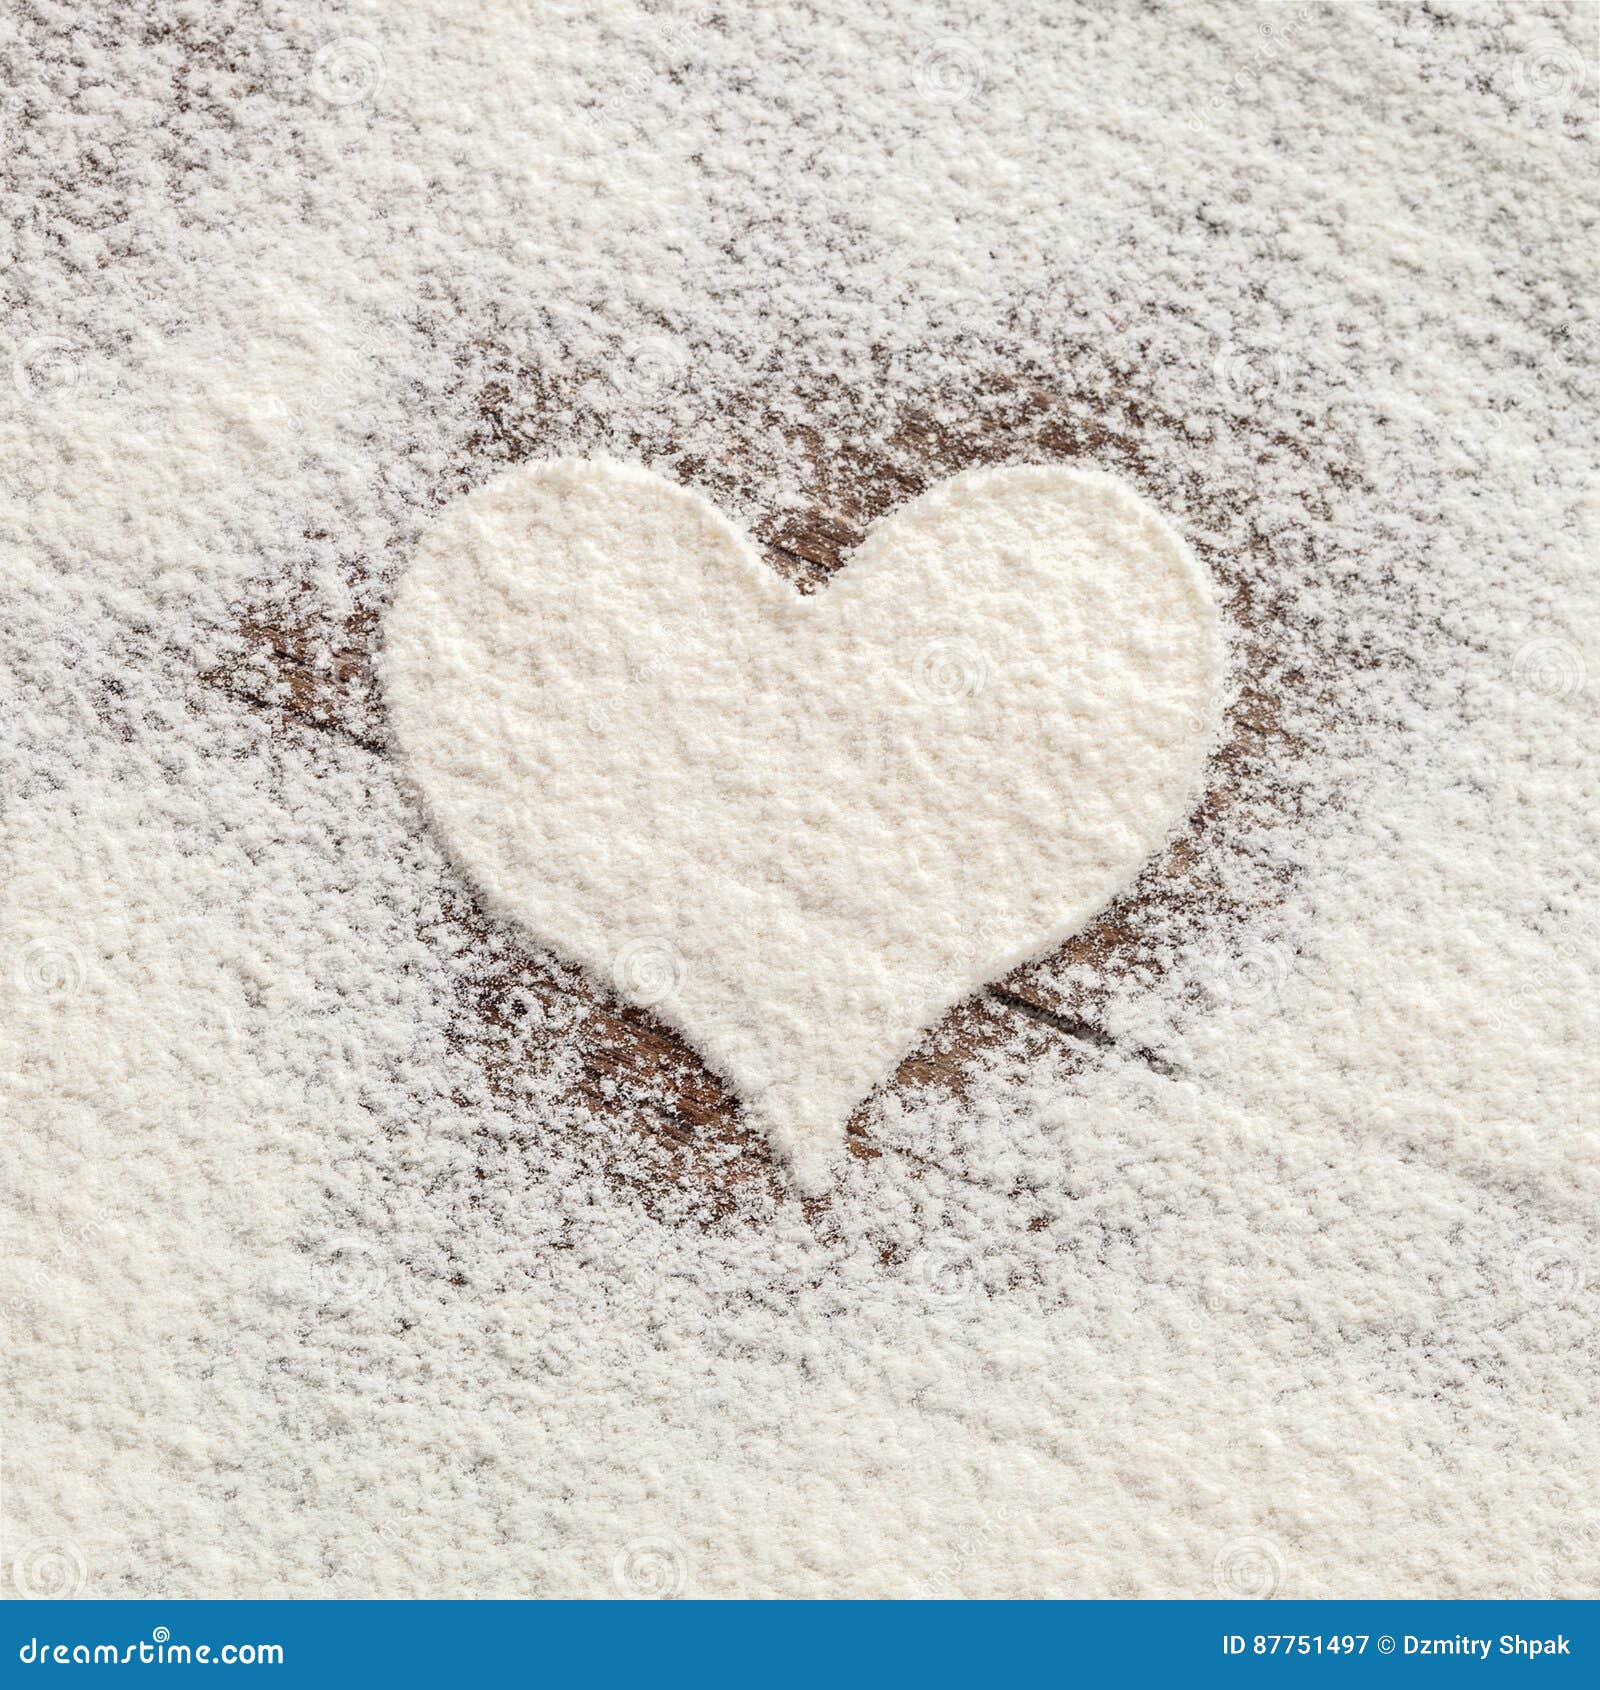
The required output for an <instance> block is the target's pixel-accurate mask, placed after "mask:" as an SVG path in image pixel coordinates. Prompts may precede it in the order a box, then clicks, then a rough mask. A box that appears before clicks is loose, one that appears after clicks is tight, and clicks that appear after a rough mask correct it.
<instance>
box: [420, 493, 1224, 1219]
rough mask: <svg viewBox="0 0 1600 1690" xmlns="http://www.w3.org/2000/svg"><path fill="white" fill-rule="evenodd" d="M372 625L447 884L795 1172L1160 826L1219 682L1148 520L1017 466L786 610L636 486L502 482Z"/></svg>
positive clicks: (902, 528)
mask: <svg viewBox="0 0 1600 1690" xmlns="http://www.w3.org/2000/svg"><path fill="white" fill-rule="evenodd" d="M386 638H387V650H386V664H387V671H388V677H389V682H388V691H389V695H390V698H391V701H392V708H393V712H394V719H395V723H396V727H397V730H398V732H399V735H400V738H401V741H402V743H403V745H404V746H405V748H406V750H407V752H408V754H409V759H410V763H409V767H410V770H411V773H412V774H413V776H414V777H415V779H416V780H417V782H418V784H419V785H420V787H421V789H422V792H423V795H424V797H425V798H426V800H427V801H428V804H429V807H430V809H431V810H432V811H433V812H434V813H435V814H436V815H437V816H438V818H439V821H440V823H441V825H442V826H443V828H444V832H445V836H446V838H447V839H448V840H449V842H450V844H451V846H452V848H453V850H454V851H455V853H456V854H457V856H458V857H459V859H460V860H461V862H462V864H463V866H464V867H465V869H466V870H467V872H468V873H470V874H473V875H474V876H475V877H477V878H478V879H479V880H481V882H482V883H483V885H484V886H485V887H486V888H487V890H488V892H489V894H490V896H491V897H492V899H493V901H494V904H495V906H496V907H497V908H498V909H499V910H500V911H501V912H502V913H504V914H505V915H506V916H508V917H509V918H510V919H512V920H515V921H519V922H521V923H522V924H523V925H524V926H525V927H526V928H527V929H528V930H529V931H530V933H531V934H532V935H533V937H534V939H535V940H536V941H538V942H540V943H541V944H544V945H548V946H550V947H552V948H554V949H555V950H557V951H559V952H560V953H562V954H564V955H566V956H569V957H573V958H576V959H578V960H579V961H581V962H582V963H583V964H584V965H585V966H587V967H588V968H589V970H590V972H591V975H592V976H593V977H594V978H595V979H597V980H599V981H601V982H604V983H607V984H610V985H614V986H615V988H616V990H617V991H618V992H619V993H620V994H621V995H622V996H623V997H624V998H627V999H629V1000H630V1001H632V1002H634V1003H637V1004H640V1005H642V1006H643V1007H646V1008H648V1009H651V1010H652V1011H654V1012H655V1013H656V1014H657V1015H659V1016H661V1017H662V1018H663V1019H665V1020H668V1021H670V1022H671V1023H672V1024H674V1025H675V1026H677V1027H680V1028H681V1029H682V1030H683V1031H684V1032H685V1033H687V1034H688V1036H689V1037H690V1038H691V1039H692V1040H693V1042H694V1043H695V1045H696V1047H697V1048H698V1049H699V1050H700V1051H702V1052H703V1053H704V1054H705V1055H706V1056H707V1057H708V1058H709V1059H710V1061H711V1062H712V1064H713V1066H714V1067H715V1068H717V1070H718V1071H719V1072H721V1073H722V1074H724V1075H725V1076H727V1077H728V1078H729V1079H731V1080H732V1081H733V1082H734V1083H735V1085H736V1087H737V1090H738V1092H739V1095H740V1096H742V1097H743V1098H745V1099H746V1100H747V1101H748V1102H749V1103H750V1105H751V1106H752V1113H753V1114H754V1115H755V1116H756V1118H757V1119H758V1120H760V1121H761V1122H762V1124H763V1125H764V1126H765V1127H766V1129H767V1130H768V1131H769V1132H770V1133H771V1134H772V1135H773V1136H774V1138H775V1140H776V1141H777V1143H778V1144H779V1145H780V1146H781V1147H782V1149H783V1150H784V1151H785V1153H786V1155H787V1156H788V1158H789V1160H790V1162H791V1164H792V1166H793V1167H794V1170H795V1172H796V1174H797V1176H798V1177H799V1178H800V1179H801V1180H802V1181H803V1182H804V1183H806V1184H807V1185H809V1186H810V1187H811V1188H812V1189H814V1190H820V1189H822V1188H823V1187H824V1186H825V1185H826V1183H827V1179H828V1172H829V1166H830V1163H833V1162H836V1160H837V1157H838V1155H839V1152H840V1149H841V1148H842V1144H843V1138H844V1126H845V1122H846V1120H847V1118H848V1117H849V1115H850V1113H851V1112H852V1111H853V1109H854V1108H855V1106H856V1105H857V1104H858V1103H859V1102H860V1101H861V1099H862V1098H863V1096H864V1095H865V1094H866V1092H867V1091H868V1090H869V1089H870V1088H871V1087H872V1086H873V1085H874V1084H876V1083H877V1082H878V1081H879V1080H882V1079H884V1078H886V1077H887V1076H888V1075H889V1074H890V1073H891V1072H892V1070H893V1066H894V1063H895V1061H896V1060H897V1059H898V1058H899V1057H901V1056H902V1055H904V1053H905V1052H906V1050H907V1049H908V1048H909V1047H910V1046H911V1045H912V1044H913V1043H914V1042H915V1041H916V1038H917V1036H918V1035H919V1034H920V1033H922V1032H924V1031H925V1030H926V1029H927V1028H928V1027H929V1026H930V1025H931V1024H932V1023H933V1022H935V1021H936V1020H938V1019H939V1018H940V1017H941V1016H942V1015H943V1014H944V1012H945V1011H946V1010H948V1009H949V1008H950V1007H951V1006H952V1005H953V1004H955V1003H957V1002H958V1001H960V1000H961V999H962V998H964V997H966V996H967V995H968V994H969V993H970V992H971V991H972V990H974V989H975V988H976V987H978V986H980V985H982V984H983V983H984V982H985V981H986V980H989V979H991V978H994V977H996V976H999V975H1001V974H1004V973H1006V972H1007V971H1008V970H1010V969H1012V968H1014V967H1016V966H1017V965H1018V964H1019V963H1021V962H1025V961H1028V960H1030V959H1032V958H1034V957H1037V956H1040V955H1043V954H1045V953H1046V952H1049V951H1051V950H1053V949H1054V948H1055V947H1056V946H1057V945H1059V943H1060V942H1061V940H1062V939H1064V938H1066V937H1067V936H1068V935H1070V934H1071V933H1074V932H1076V931H1077V930H1078V928H1080V927H1081V926H1083V925H1084V923H1085V922H1086V921H1088V920H1089V919H1090V918H1091V917H1092V916H1094V915H1096V914H1098V913H1099V912H1100V911H1101V910H1102V909H1103V908H1104V907H1105V905H1106V904H1107V903H1109V902H1110V900H1111V898H1112V897H1113V896H1115V895H1116V894H1117V893H1118V892H1121V891H1122V890H1123V889H1124V888H1125V887H1126V886H1127V885H1128V884H1129V883H1130V882H1131V881H1132V879H1133V878H1134V875H1135V874H1136V873H1137V872H1138V870H1139V869H1140V868H1142V867H1143V866H1144V862H1145V859H1146V858H1147V857H1148V856H1149V855H1150V853H1151V851H1152V850H1153V849H1154V848H1155V847H1156V846H1158V845H1160V844H1162V843H1163V842H1164V840H1165V837H1166V835H1167V834H1168V833H1169V832H1170V830H1171V829H1172V828H1173V827H1174V825H1175V824H1176V823H1177V822H1179V821H1180V820H1181V819H1183V817H1184V815H1185V813H1186V811H1187V808H1188V806H1189V805H1191V804H1192V803H1193V802H1194V800H1195V799H1196V797H1197V796H1198V793H1199V788H1200V780H1201V771H1202V768H1203V764H1204V758H1205V750H1206V745H1207V742H1208V740H1209V738H1210V737H1211V735H1212V734H1213V732H1214V715H1215V711H1216V708H1217V697H1218V693H1219V689H1220V671H1221V648H1220V643H1219V640H1218V636H1217V629H1216V610H1215V607H1214V605H1213V603H1212V600H1211V590H1210V585H1209V583H1208V582H1207V581H1206V580H1205V579H1204V577H1203V576H1202V575H1201V573H1200V571H1199V569H1198V567H1197V565H1196V564H1195V562H1194V560H1193V558H1192V557H1190V556H1189V554H1188V552H1187V550H1186V549H1185V547H1184V546H1183V543H1182V541H1181V540H1180V539H1179V538H1178V536H1177V535H1175V534H1174V533H1173V532H1172V531H1171V529H1170V528H1169V527H1168V526H1167V525H1166V524H1165V523H1164V522H1163V521H1162V520H1161V518H1160V517H1159V515H1158V514H1157V513H1155V512H1154V511H1151V510H1150V509H1149V508H1148V506H1145V505H1144V504H1142V502H1141V501H1140V500H1139V499H1138V498H1137V496H1136V495H1134V494H1132V493H1131V492H1129V491H1128V490H1127V489H1125V488H1123V487H1121V486H1120V485H1119V484H1118V483H1116V482H1115V481H1113V480H1111V479H1110V478H1109V477H1106V476H1097V475H1090V474H1085V473H1084V472H1081V471H1072V470H1060V469H1049V468H1041V469H1013V470H991V471H984V472H976V473H971V474H968V475H965V476H961V477H958V478H956V479H955V480H954V481H951V482H949V483H947V484H945V485H944V486H942V487H939V488H937V489H935V491H934V492H932V493H930V494H926V495H924V497H923V498H922V499H920V500H918V501H917V502H915V503H914V504H911V505H908V506H906V507H904V508H903V509H902V510H901V511H898V512H896V513H895V515H894V516H893V517H891V518H888V519H886V520H885V521H884V522H883V523H882V524H881V525H880V526H879V527H878V528H877V529H876V530H875V531H874V533H873V534H872V536H871V537H870V538H869V540H868V542H867V544H866V545H865V546H863V547H862V548H861V552H860V554H859V555H858V557H857V559H856V561H855V562H854V563H853V564H852V566H851V569H850V572H849V575H848V577H847V578H846V579H845V580H844V581H843V582H841V583H840V584H839V585H837V586H835V587H833V588H832V589H831V590H830V591H829V592H828V593H827V594H826V595H825V596H821V597H811V598H801V597H800V596H799V595H797V594H796V593H794V592H792V591H791V590H790V589H789V588H787V587H785V586H784V585H783V583H782V582H780V581H779V580H778V579H777V577H776V576H775V575H773V574H772V573H771V571H769V570H768V569H766V568H765V566H764V565H763V564H762V562H761V560H760V559H759V558H758V557H756V556H755V554H754V553H753V551H752V550H751V548H750V547H749V545H748V544H747V543H746V542H745V541H743V540H742V539H741V538H740V536H739V535H737V534H736V533H735V532H734V531H733V530H731V529H730V528H729V527H728V526H727V525H726V524H725V523H724V522H722V521H721V520H720V519H719V518H718V516H717V514H716V512H715V511H714V510H713V509H712V508H711V507H710V506H709V505H707V504H706V503H705V501H704V500H701V499H697V498H695V497H693V496H692V495H689V494H686V493H684V492H683V491H682V490H680V489H678V488H676V487H674V486H672V485H671V484H670V483H668V482H666V481H663V480H661V479H659V478H657V477H652V476H645V475H641V474H639V473H638V472H637V471H632V472H630V471H629V470H627V469H625V468H621V467H616V466H609V465H605V464H603V463H588V462H584V461H581V460H579V461H572V462H568V463H555V464H551V465H547V466H541V467H537V468H530V469H524V470H518V471H514V472H512V473H511V474H509V475H508V476H505V477H503V478H501V479H499V480H497V481H494V482H491V483H490V484H489V485H488V486H487V487H485V488H483V489H481V490H480V491H479V492H478V493H476V494H474V495H473V496H472V497H471V498H470V499H468V500H465V501H463V502H462V503H461V504H460V505H459V506H454V507H452V508H451V509H450V510H448V511H447V512H446V513H445V515H444V516H443V518H442V519H441V520H440V522H439V523H438V524H437V525H436V526H435V527H434V528H433V529H432V530H431V531H430V533H429V535H428V537H427V539H426V541H425V542H424V545H423V548H422V551H421V555H420V557H419V559H418V561H417V562H416V563H415V564H414V565H413V566H412V568H411V570H410V571H409V572H408V573H407V575H406V577H405V580H404V582H403V583H402V585H401V588H400V591H399V593H398V594H397V597H396V602H395V607H394V609H393V611H392V613H391V615H390V618H389V621H388V625H387V636H386Z"/></svg>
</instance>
